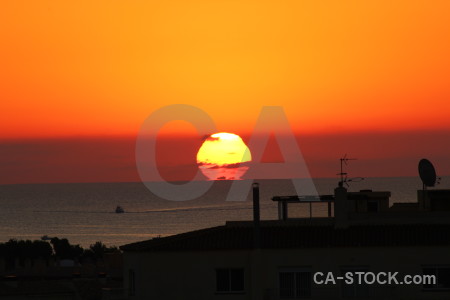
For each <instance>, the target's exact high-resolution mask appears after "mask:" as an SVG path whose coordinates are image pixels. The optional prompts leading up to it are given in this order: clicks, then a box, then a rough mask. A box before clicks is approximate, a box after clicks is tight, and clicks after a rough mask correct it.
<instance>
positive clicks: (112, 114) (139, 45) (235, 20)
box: [0, 0, 450, 184]
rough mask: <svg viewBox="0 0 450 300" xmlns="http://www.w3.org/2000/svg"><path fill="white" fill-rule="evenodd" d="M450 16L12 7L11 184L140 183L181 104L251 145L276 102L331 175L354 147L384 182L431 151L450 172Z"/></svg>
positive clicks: (5, 93) (7, 123) (370, 4)
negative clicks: (145, 127)
mask: <svg viewBox="0 0 450 300" xmlns="http://www.w3.org/2000/svg"><path fill="white" fill-rule="evenodd" d="M449 11H450V1H446V0H442V1H437V0H436V1H425V0H424V1H409V0H408V1H232V0H227V1H224V0H222V1H209V0H203V1H184V0H183V1H120V2H119V1H117V2H112V1H45V0H42V1H2V2H1V3H0V41H1V47H0V99H1V118H0V128H1V130H0V140H1V143H0V154H3V155H2V157H0V166H1V168H2V169H3V170H2V171H1V174H2V175H1V177H0V178H1V182H0V184H1V183H17V182H39V181H44V182H55V181H66V182H67V181H110V180H111V181H128V180H137V179H136V178H137V177H136V173H135V169H134V165H133V159H134V149H133V142H132V141H133V139H134V138H135V136H136V134H137V132H138V130H139V127H140V125H141V124H142V122H143V120H144V119H145V118H146V117H147V116H148V115H149V114H150V113H152V112H153V111H155V110H156V109H158V108H160V107H162V106H164V105H169V104H178V103H185V104H190V105H194V106H198V107H199V108H201V109H203V110H204V111H206V112H207V113H209V114H210V115H211V117H212V118H213V119H214V120H215V122H216V124H217V127H218V130H219V131H225V132H233V133H237V134H239V135H243V136H248V135H249V134H250V133H251V130H252V127H253V125H254V123H255V121H256V119H257V116H258V113H259V112H260V109H261V106H263V105H281V106H283V107H284V109H285V112H286V114H287V117H288V119H289V121H290V122H291V125H292V128H293V130H294V132H295V133H296V134H297V135H298V136H299V137H301V136H304V137H308V138H307V139H305V141H308V140H309V141H311V144H308V143H306V142H304V143H301V148H302V150H304V151H306V153H305V157H306V158H307V160H308V161H309V163H310V164H311V166H312V167H311V172H312V173H313V174H315V175H317V176H326V174H334V172H335V170H334V168H335V167H334V165H332V166H328V165H323V164H324V162H325V161H328V160H330V161H331V160H332V161H335V160H336V158H338V157H339V156H340V155H342V154H343V153H341V152H344V153H345V152H349V153H351V154H353V155H355V156H358V157H359V158H360V159H361V161H364V159H367V160H372V161H373V160H378V162H377V163H374V164H373V167H374V168H375V169H376V168H378V167H377V166H380V163H381V165H383V164H384V166H385V168H383V170H384V172H385V173H386V174H384V173H383V174H382V172H381V171H380V170H379V171H380V172H379V171H374V172H373V173H370V172H369V173H370V174H372V175H384V176H389V175H391V174H397V175H399V174H400V175H414V174H413V172H412V171H411V172H410V171H405V167H406V165H402V166H403V167H399V166H397V167H395V168H396V169H394V167H393V166H392V163H391V162H392V160H396V161H398V160H399V159H401V157H410V159H411V162H412V161H414V163H416V159H420V158H421V157H422V156H424V157H430V159H433V158H434V159H435V161H436V160H437V161H438V163H439V164H440V165H441V169H442V170H443V172H444V173H447V174H450V166H449V165H448V163H447V161H448V157H449V154H450V146H449V142H448V140H449V139H450V118H449V116H450V101H449V100H450V56H449V55H448V53H450V39H449V36H450V21H448V12H449ZM164 133H165V135H166V138H167V140H168V139H169V136H171V137H172V138H173V137H174V136H176V137H183V136H186V138H187V137H188V136H191V135H188V134H192V128H188V129H185V126H176V125H174V126H169V127H168V129H167V130H165V131H164ZM338 136H345V138H344V139H341V140H338V139H336V137H338ZM394 136H396V137H397V138H393V137H394ZM362 137H364V138H363V139H364V141H365V143H366V144H367V142H368V143H369V144H370V143H373V145H374V147H372V148H368V147H366V146H365V145H361V138H362ZM405 137H407V141H406V140H405ZM333 139H335V140H334V141H335V142H334V143H333V145H337V144H338V145H339V146H338V147H337V146H333V147H327V146H328V145H330V143H329V141H330V140H333ZM424 139H426V140H427V143H429V145H427V146H426V147H425V146H423V145H420V146H415V145H417V143H423V141H424ZM194 140H195V138H194ZM194 140H191V144H192V145H196V143H198V141H199V140H195V141H194ZM244 140H245V138H244ZM300 140H301V138H299V141H300ZM399 140H404V141H406V142H405V143H403V144H399V143H396V141H399ZM102 141H103V143H102ZM125 141H127V142H125ZM314 141H315V142H314ZM172 142H173V141H172ZM174 142H176V140H175V141H174ZM388 142H389V143H388ZM391 142H392V143H391ZM380 144H381V145H385V147H379V146H378V145H380ZM112 145H115V147H117V148H114V149H111V148H110V147H112ZM405 145H408V147H407V148H405V147H406V146H405ZM73 147H75V148H73ZM196 147H197V146H196ZM187 148H188V147H187ZM194 148H195V147H194ZM194 148H193V149H194ZM313 148H316V150H317V151H316V150H314V151H313V150H312V149H313ZM13 149H14V150H13ZM17 149H22V150H20V151H18V150H17ZM77 149H78V150H77ZM83 149H84V150H83ZM86 149H91V150H86ZM118 149H119V150H120V149H122V150H120V151H119V150H118ZM308 149H310V152H308V151H309V150H308ZM194 150H195V149H194ZM194 150H192V151H194ZM402 150H404V151H402ZM55 151H56V153H58V154H57V157H55V155H50V153H55ZM116 151H119V152H120V154H117V152H116ZM192 151H191V150H189V151H187V152H189V153H190V152H192ZM408 151H409V153H408ZM163 152H165V151H163ZM194 152H195V151H194ZM269 152H270V151H269ZM337 152H339V153H337ZM101 153H103V155H102V154H101ZM111 153H116V154H117V155H116V156H114V155H113V154H111ZM319 153H320V155H319ZM5 154H7V155H6V156H5ZM194 154H195V153H194ZM269 156H270V153H269ZM118 157H120V158H118ZM124 157H125V158H124ZM122 158H123V160H122ZM74 159H76V160H74ZM124 161H126V162H127V163H124ZM163 161H164V162H165V163H162V164H163V165H164V167H165V168H166V167H169V166H172V168H176V167H177V166H182V165H187V164H189V163H192V161H194V162H195V155H194V157H193V158H192V159H191V157H190V156H189V158H186V161H178V160H177V159H175V160H171V159H169V158H168V159H163ZM383 162H384V163H383ZM35 165H41V166H44V169H45V168H50V169H51V168H52V166H54V169H51V170H52V171H50V169H49V171H48V172H47V171H45V170H44V169H42V168H41V169H40V170H38V167H36V166H35ZM93 165H98V168H99V169H98V170H99V172H98V174H97V173H96V172H91V173H90V174H89V175H86V176H87V177H86V176H85V177H83V173H85V172H86V171H87V170H89V168H93V167H92V166H93ZM319 165H320V166H322V167H319ZM32 166H35V169H33V168H32ZM83 166H85V167H86V168H87V169H86V168H84V167H83ZM102 166H103V167H102ZM408 166H409V163H408ZM115 167H117V168H115ZM80 168H81V169H80ZM120 168H123V169H120ZM380 168H381V167H380ZM406 168H407V167H406ZM415 168H416V166H415V165H414V166H413V169H414V170H415ZM125 169H126V170H127V171H124V170H125ZM112 170H115V171H112ZM172 171H173V170H172ZM40 172H41V173H42V172H47V173H46V174H47V175H48V176H47V175H46V176H43V175H42V174H41V173H40ZM162 172H166V171H162ZM167 172H169V171H167ZM189 172H191V171H187V173H186V174H188V173H189ZM414 172H415V171H414ZM173 173H175V174H177V176H179V174H180V173H183V172H180V170H179V169H177V171H173ZM39 174H41V175H39ZM49 174H53V175H49ZM95 174H97V175H95ZM114 174H115V175H114ZM189 174H190V173H189ZM166 175H167V176H169V177H170V176H171V175H170V174H169V173H167V174H166ZM175 177H176V176H175ZM188 177H189V176H188ZM12 178H15V179H12ZM88 178H89V179H88Z"/></svg>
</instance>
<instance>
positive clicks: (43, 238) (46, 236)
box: [41, 235, 52, 241]
mask: <svg viewBox="0 0 450 300" xmlns="http://www.w3.org/2000/svg"><path fill="white" fill-rule="evenodd" d="M51 239H52V238H51V237H49V236H48V235H43V236H41V240H43V241H50V240H51Z"/></svg>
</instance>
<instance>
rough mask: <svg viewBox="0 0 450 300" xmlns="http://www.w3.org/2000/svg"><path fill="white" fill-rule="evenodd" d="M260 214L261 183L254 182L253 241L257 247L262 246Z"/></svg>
mask: <svg viewBox="0 0 450 300" xmlns="http://www.w3.org/2000/svg"><path fill="white" fill-rule="evenodd" d="M259 223H260V215H259V183H256V182H255V183H253V228H254V230H253V241H254V247H255V248H256V249H258V248H260V239H261V229H260V224H259Z"/></svg>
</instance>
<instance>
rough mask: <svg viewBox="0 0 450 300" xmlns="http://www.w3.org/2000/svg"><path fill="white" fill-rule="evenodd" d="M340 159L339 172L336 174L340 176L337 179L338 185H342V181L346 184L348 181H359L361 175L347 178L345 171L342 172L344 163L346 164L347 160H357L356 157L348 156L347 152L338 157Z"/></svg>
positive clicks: (361, 178)
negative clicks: (339, 178) (338, 179)
mask: <svg viewBox="0 0 450 300" xmlns="http://www.w3.org/2000/svg"><path fill="white" fill-rule="evenodd" d="M339 160H340V161H341V172H340V173H339V174H337V175H339V176H341V180H340V181H339V186H340V187H342V186H344V183H345V184H346V185H347V186H348V183H347V182H349V181H360V180H364V178H363V177H356V178H350V179H347V173H346V172H344V165H347V162H348V161H349V160H357V159H356V158H348V157H347V154H345V155H344V157H342V158H340V159H339Z"/></svg>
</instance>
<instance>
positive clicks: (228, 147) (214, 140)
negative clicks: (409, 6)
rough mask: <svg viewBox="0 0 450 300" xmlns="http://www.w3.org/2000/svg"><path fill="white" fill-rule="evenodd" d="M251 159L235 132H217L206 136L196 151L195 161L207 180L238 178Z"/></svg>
mask: <svg viewBox="0 0 450 300" xmlns="http://www.w3.org/2000/svg"><path fill="white" fill-rule="evenodd" d="M251 160H252V155H251V153H250V149H249V148H248V147H247V145H245V143H244V141H242V139H241V137H240V136H239V135H237V134H233V133H227V132H219V133H214V134H212V135H210V136H209V137H207V138H206V139H205V141H204V142H203V144H202V146H201V147H200V149H199V150H198V153H197V163H198V165H199V168H200V170H201V171H202V173H203V174H204V175H205V176H206V177H207V178H208V179H209V180H239V179H241V177H242V176H243V175H244V174H245V172H247V170H248V166H245V163H248V162H250V161H251Z"/></svg>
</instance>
